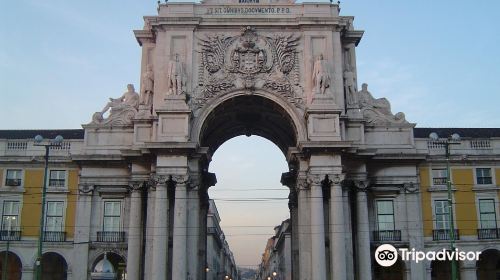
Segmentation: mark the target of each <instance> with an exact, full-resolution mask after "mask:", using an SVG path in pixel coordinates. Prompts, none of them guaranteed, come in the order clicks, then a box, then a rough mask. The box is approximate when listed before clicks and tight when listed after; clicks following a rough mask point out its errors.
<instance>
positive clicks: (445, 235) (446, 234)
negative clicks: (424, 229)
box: [432, 229, 460, 241]
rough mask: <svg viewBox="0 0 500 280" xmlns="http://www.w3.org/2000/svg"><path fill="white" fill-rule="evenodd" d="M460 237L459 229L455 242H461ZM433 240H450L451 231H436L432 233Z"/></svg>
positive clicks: (456, 232)
mask: <svg viewBox="0 0 500 280" xmlns="http://www.w3.org/2000/svg"><path fill="white" fill-rule="evenodd" d="M459 239H460V235H459V234H458V229H456V230H455V240H459ZM432 240H434V241H441V240H450V230H449V229H435V230H433V231H432Z"/></svg>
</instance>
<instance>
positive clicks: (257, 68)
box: [194, 27, 303, 107]
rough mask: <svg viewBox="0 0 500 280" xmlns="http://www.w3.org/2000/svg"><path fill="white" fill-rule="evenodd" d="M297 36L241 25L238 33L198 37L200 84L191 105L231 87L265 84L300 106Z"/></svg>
mask: <svg viewBox="0 0 500 280" xmlns="http://www.w3.org/2000/svg"><path fill="white" fill-rule="evenodd" d="M298 40H299V38H298V37H296V36H293V35H291V34H290V35H284V34H276V35H274V36H273V37H265V36H260V35H258V34H257V32H256V31H255V29H254V28H252V27H245V28H243V29H242V31H241V35H240V36H234V37H230V36H225V35H212V36H206V39H201V43H200V45H201V60H202V61H201V64H200V70H199V81H200V82H199V85H200V87H199V92H198V95H197V96H195V98H194V103H195V107H201V106H203V104H204V103H206V102H207V101H208V100H209V99H211V98H213V97H215V96H217V95H219V94H223V93H224V92H227V91H228V90H230V89H233V88H235V89H238V88H241V89H248V90H252V89H256V88H266V89H268V90H270V91H273V92H276V93H277V94H281V95H283V96H284V97H285V98H287V99H288V100H289V101H290V102H291V103H294V104H296V105H297V107H301V106H302V104H303V101H302V96H301V95H302V89H301V87H300V85H299V70H298V63H297V53H296V47H297V45H298Z"/></svg>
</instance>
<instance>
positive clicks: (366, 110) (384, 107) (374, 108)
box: [358, 84, 408, 124]
mask: <svg viewBox="0 0 500 280" xmlns="http://www.w3.org/2000/svg"><path fill="white" fill-rule="evenodd" d="M361 87H362V89H361V91H359V92H358V99H359V106H360V108H361V111H362V112H363V117H365V118H366V119H367V121H368V123H369V124H395V123H408V122H407V121H406V119H405V114H404V113H403V112H399V113H397V114H395V115H393V114H392V112H391V104H390V103H389V101H388V100H387V99H385V98H377V99H375V98H373V96H372V95H371V93H370V92H369V91H368V84H363V85H362V86H361Z"/></svg>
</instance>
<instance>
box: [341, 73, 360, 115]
mask: <svg viewBox="0 0 500 280" xmlns="http://www.w3.org/2000/svg"><path fill="white" fill-rule="evenodd" d="M344 85H345V94H346V98H347V105H349V106H354V105H357V104H358V98H357V91H358V90H357V88H356V80H355V78H354V72H352V71H351V69H350V67H349V66H347V67H346V70H345V72H344Z"/></svg>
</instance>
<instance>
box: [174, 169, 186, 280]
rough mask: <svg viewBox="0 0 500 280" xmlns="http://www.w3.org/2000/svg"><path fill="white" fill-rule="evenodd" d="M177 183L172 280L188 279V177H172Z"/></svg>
mask: <svg viewBox="0 0 500 280" xmlns="http://www.w3.org/2000/svg"><path fill="white" fill-rule="evenodd" d="M172 179H173V180H174V181H175V204H174V236H173V242H174V244H173V248H172V250H173V252H172V279H187V251H186V248H187V234H188V230H187V211H188V209H187V199H188V197H187V185H186V183H187V179H188V177H187V176H172Z"/></svg>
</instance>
